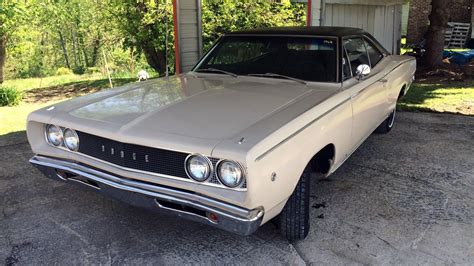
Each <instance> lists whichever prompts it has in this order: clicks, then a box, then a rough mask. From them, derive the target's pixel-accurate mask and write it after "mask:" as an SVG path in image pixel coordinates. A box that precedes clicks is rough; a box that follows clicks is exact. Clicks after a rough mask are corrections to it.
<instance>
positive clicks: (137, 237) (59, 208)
mask: <svg viewBox="0 0 474 266" xmlns="http://www.w3.org/2000/svg"><path fill="white" fill-rule="evenodd" d="M396 122H397V124H396V125H395V128H394V130H393V131H392V132H391V133H390V134H388V135H373V136H371V137H370V138H369V139H368V140H367V141H366V142H365V143H364V144H363V145H362V146H361V147H360V148H359V149H358V151H356V152H355V153H354V154H353V155H352V157H351V158H350V159H349V160H348V161H347V162H346V163H345V164H344V165H343V166H342V167H341V168H340V169H339V170H338V171H337V172H336V173H335V174H334V175H333V176H331V178H330V179H327V180H315V181H314V186H313V191H312V194H313V199H312V200H313V208H312V211H311V226H312V227H311V232H310V234H309V236H308V238H307V239H306V240H304V241H301V242H298V243H296V244H289V243H288V242H286V241H285V240H283V239H282V238H280V236H279V235H278V231H277V230H276V229H275V227H274V226H273V225H272V224H266V225H264V226H263V227H261V228H260V229H259V230H258V231H257V232H256V233H255V234H254V235H252V236H250V237H240V236H237V235H233V234H230V233H226V232H223V231H217V230H214V229H212V228H210V227H207V226H204V225H200V224H196V223H193V222H188V221H183V220H179V219H177V218H173V217H163V216H158V215H156V214H152V213H149V212H147V211H145V210H141V209H135V208H133V207H130V206H127V205H125V204H122V203H120V202H116V201H113V200H110V199H107V198H104V197H102V196H100V195H98V194H95V193H93V192H90V191H85V190H78V189H77V188H76V187H72V186H68V185H64V184H61V183H57V182H54V181H50V180H49V179H46V178H44V177H43V176H41V174H40V173H39V172H38V171H37V170H35V169H34V168H33V167H32V166H30V165H29V164H28V163H27V161H28V159H29V158H30V157H31V156H32V154H31V151H30V149H29V146H28V144H27V143H26V142H25V141H26V140H25V137H24V134H20V135H14V136H8V137H5V136H4V137H0V151H1V152H0V195H1V198H0V209H1V210H2V212H1V213H0V260H2V261H3V262H5V263H6V264H15V263H20V264H78V263H81V264H91V263H94V264H99V263H100V264H142V263H146V264H162V263H166V264H181V263H188V264H189V263H206V264H207V263H221V262H227V263H247V264H274V263H277V264H281V263H285V264H288V263H290V264H304V263H318V264H319V263H327V264H359V263H360V264H453V263H455V264H471V265H472V264H474V225H473V224H474V222H473V221H474V117H466V116H455V115H442V114H428V113H401V114H399V115H398V117H397V121H396Z"/></svg>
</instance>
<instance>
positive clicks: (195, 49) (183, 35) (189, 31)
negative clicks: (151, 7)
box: [177, 0, 202, 72]
mask: <svg viewBox="0 0 474 266" xmlns="http://www.w3.org/2000/svg"><path fill="white" fill-rule="evenodd" d="M177 5H178V33H179V40H178V42H179V50H180V65H181V72H186V71H189V70H191V68H192V67H193V66H194V65H195V64H196V62H197V61H198V59H199V57H200V56H201V38H202V36H201V32H200V30H201V26H200V23H201V22H200V21H201V16H200V14H201V13H200V8H201V4H200V0H181V1H180V0H178V1H177Z"/></svg>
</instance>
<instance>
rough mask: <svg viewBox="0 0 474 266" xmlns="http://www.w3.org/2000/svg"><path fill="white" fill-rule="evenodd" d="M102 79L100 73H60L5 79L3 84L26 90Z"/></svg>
mask: <svg viewBox="0 0 474 266" xmlns="http://www.w3.org/2000/svg"><path fill="white" fill-rule="evenodd" d="M97 79H104V76H102V75H100V74H93V75H75V74H71V75H62V76H52V77H45V78H28V79H12V80H6V81H5V82H4V83H3V85H4V86H6V87H13V88H16V89H18V90H20V91H26V90H31V89H36V88H47V87H51V86H57V85H61V84H66V83H71V82H78V81H84V80H97Z"/></svg>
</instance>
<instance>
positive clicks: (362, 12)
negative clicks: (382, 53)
mask: <svg viewBox="0 0 474 266" xmlns="http://www.w3.org/2000/svg"><path fill="white" fill-rule="evenodd" d="M317 2H319V1H317ZM323 10H324V15H323V25H324V26H344V27H355V28H362V29H364V30H366V31H367V32H369V33H370V34H372V35H373V36H374V37H375V38H376V39H377V40H378V41H379V42H380V43H381V44H382V45H383V46H384V47H385V48H386V49H387V50H388V51H390V52H392V53H398V52H399V40H400V31H401V5H389V6H385V5H383V6H382V5H381V6H377V5H354V4H351V5H349V4H328V3H327V4H326V6H325V8H323ZM319 11H320V7H319V6H318V7H315V8H313V13H312V14H313V19H312V25H315V26H318V25H320V23H319V14H317V13H318V12H319Z"/></svg>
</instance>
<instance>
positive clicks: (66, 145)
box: [63, 128, 80, 151]
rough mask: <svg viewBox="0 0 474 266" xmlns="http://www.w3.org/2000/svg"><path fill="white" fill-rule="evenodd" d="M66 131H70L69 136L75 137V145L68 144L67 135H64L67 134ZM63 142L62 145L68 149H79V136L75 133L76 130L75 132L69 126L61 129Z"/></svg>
mask: <svg viewBox="0 0 474 266" xmlns="http://www.w3.org/2000/svg"><path fill="white" fill-rule="evenodd" d="M68 132H70V133H71V134H72V136H70V137H72V138H75V140H76V147H74V146H70V145H69V144H68V137H67V136H66V135H67V134H68ZM63 142H64V146H65V147H66V148H67V149H68V150H70V151H78V150H79V143H80V141H79V136H78V135H77V132H76V131H75V130H74V129H71V128H66V129H64V131H63Z"/></svg>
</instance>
